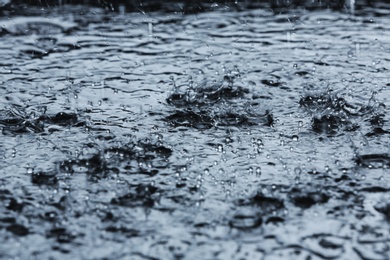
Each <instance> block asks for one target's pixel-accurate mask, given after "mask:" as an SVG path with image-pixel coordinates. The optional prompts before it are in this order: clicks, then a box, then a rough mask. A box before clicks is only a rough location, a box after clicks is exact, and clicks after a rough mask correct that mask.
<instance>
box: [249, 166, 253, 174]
mask: <svg viewBox="0 0 390 260" xmlns="http://www.w3.org/2000/svg"><path fill="white" fill-rule="evenodd" d="M248 173H249V175H252V174H253V167H249V168H248Z"/></svg>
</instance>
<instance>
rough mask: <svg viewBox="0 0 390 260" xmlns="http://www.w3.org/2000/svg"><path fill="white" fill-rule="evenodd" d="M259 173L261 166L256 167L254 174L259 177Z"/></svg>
mask: <svg viewBox="0 0 390 260" xmlns="http://www.w3.org/2000/svg"><path fill="white" fill-rule="evenodd" d="M260 175H261V168H260V167H256V176H257V177H260Z"/></svg>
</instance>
